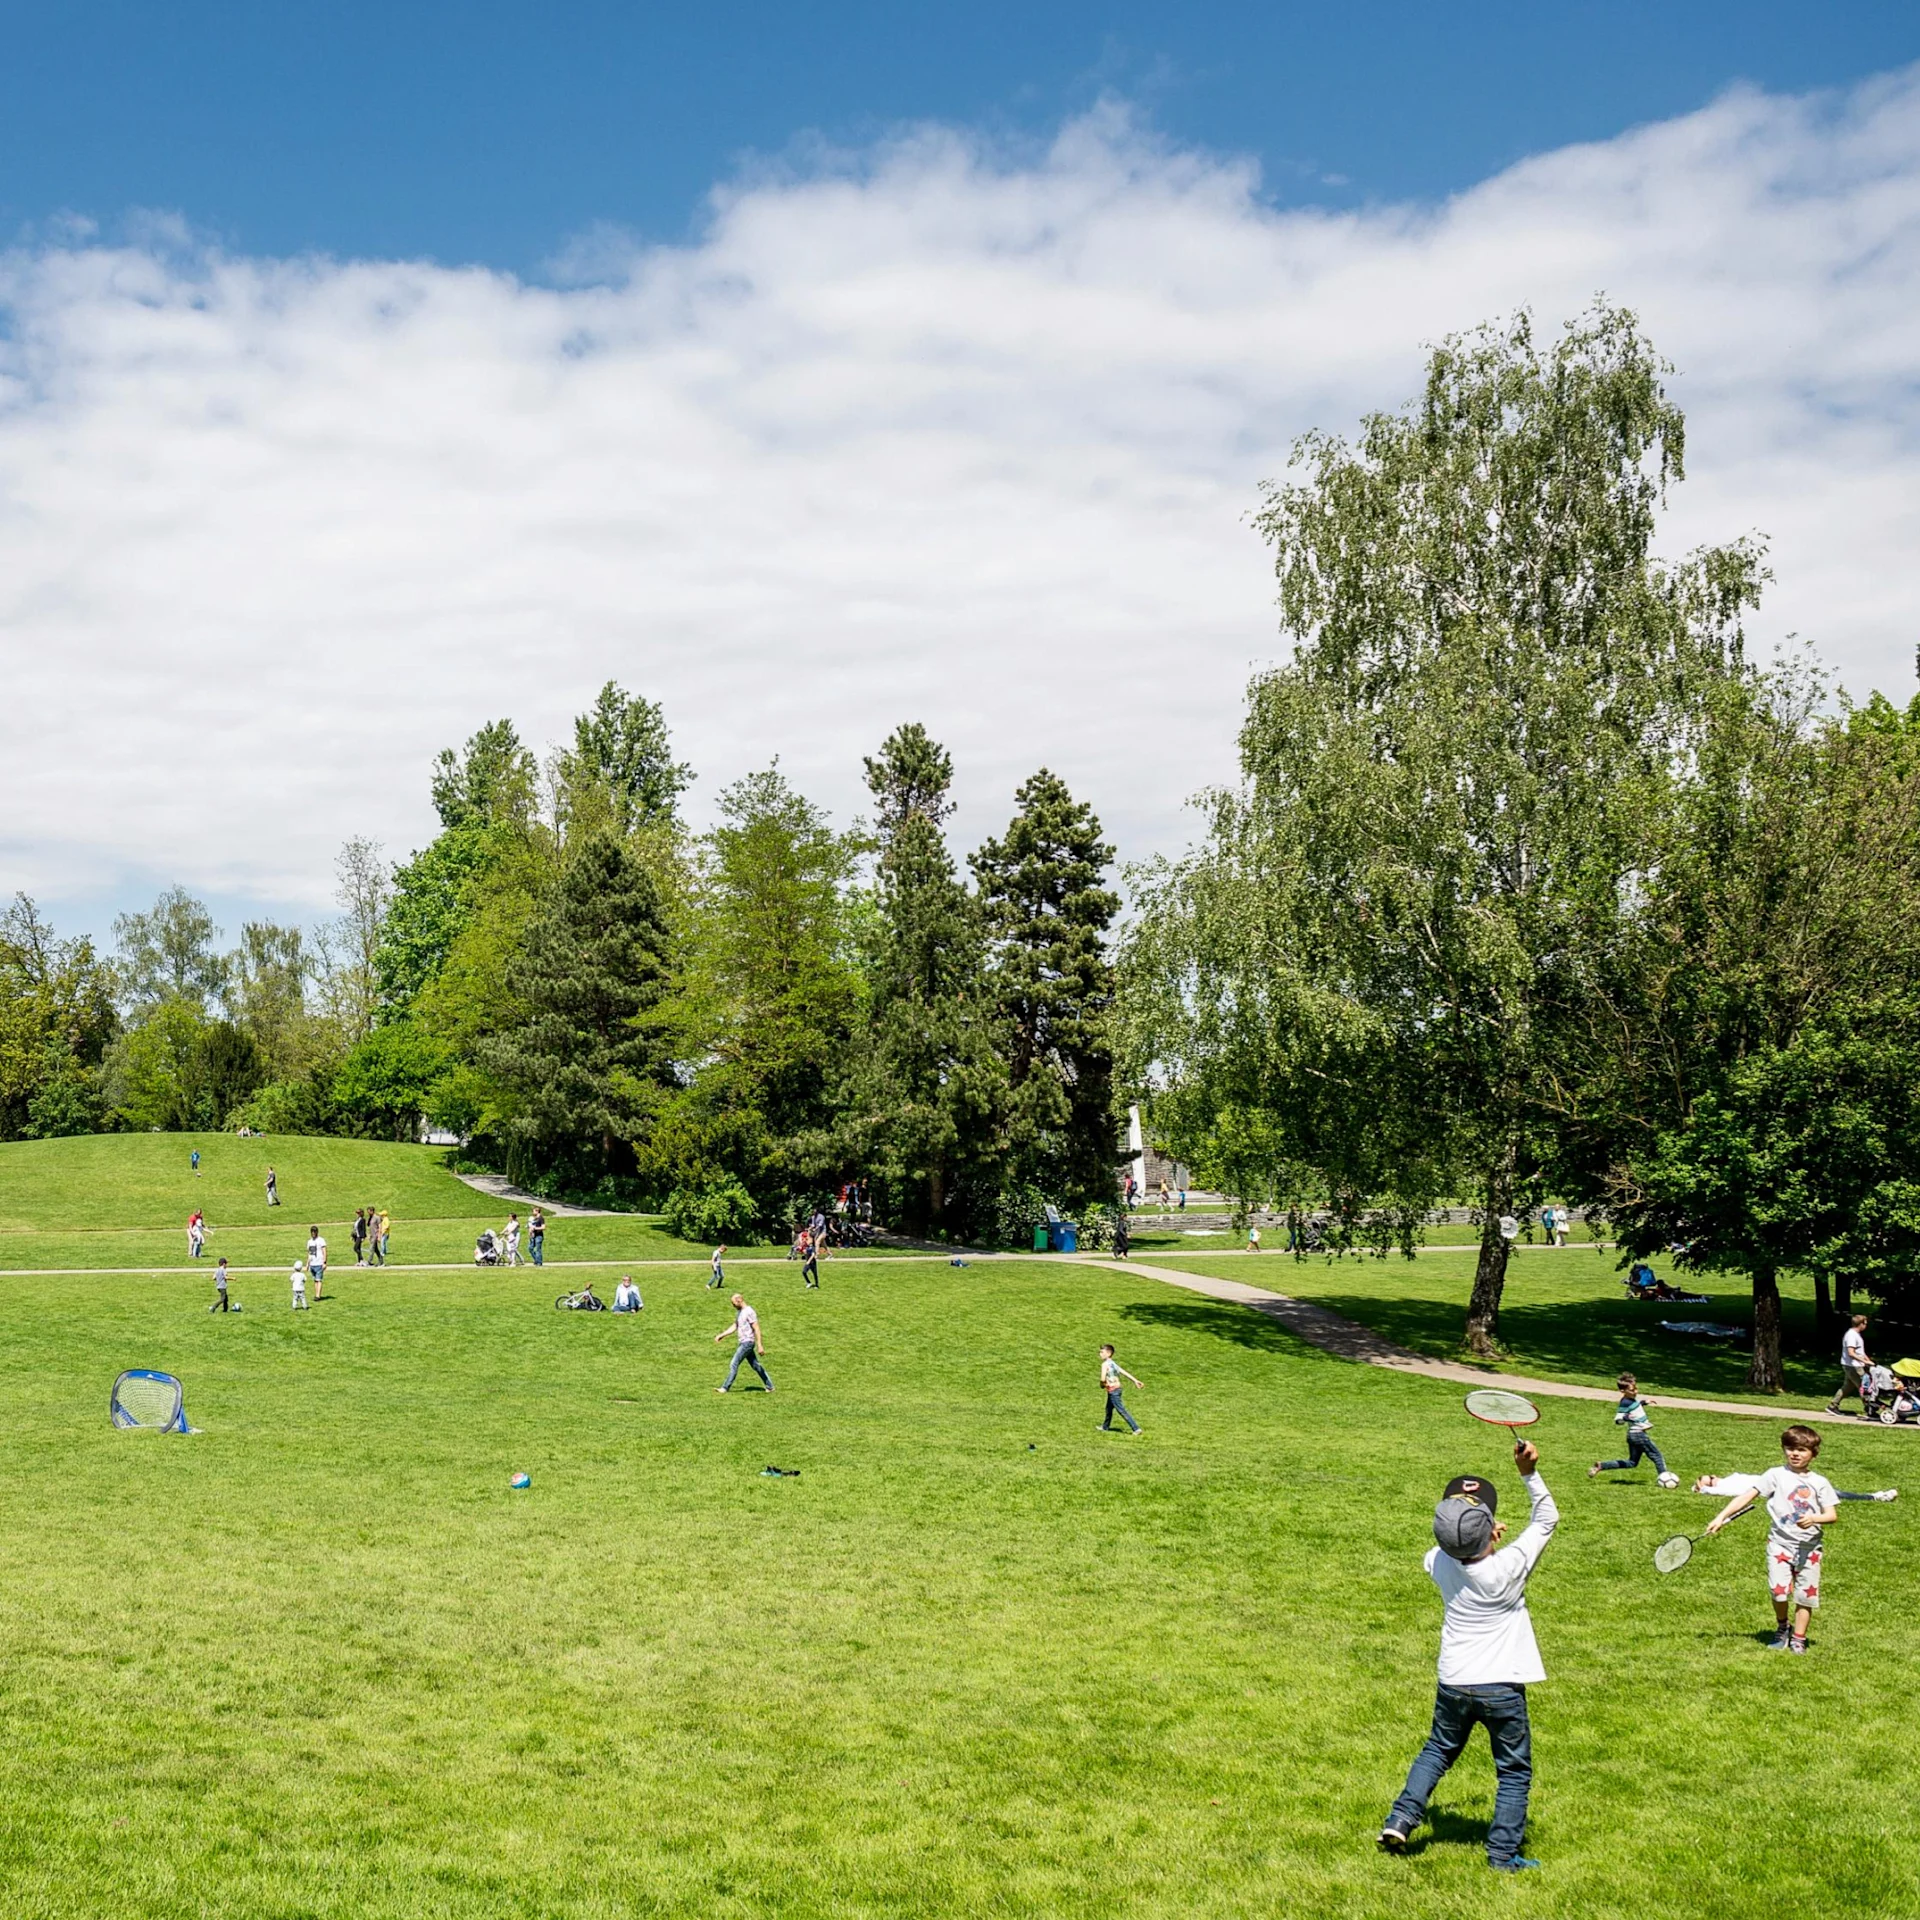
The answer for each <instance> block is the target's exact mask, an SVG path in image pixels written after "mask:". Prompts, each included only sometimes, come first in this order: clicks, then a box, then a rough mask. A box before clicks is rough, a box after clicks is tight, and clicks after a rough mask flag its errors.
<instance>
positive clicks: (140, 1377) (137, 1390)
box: [109, 1367, 193, 1433]
mask: <svg viewBox="0 0 1920 1920" xmlns="http://www.w3.org/2000/svg"><path fill="white" fill-rule="evenodd" d="M109 1410H110V1411H111V1413H112V1414H113V1424H114V1425H115V1426H116V1427H145V1428H147V1429H149V1430H150V1431H152V1432H155V1433H191V1432H193V1428H191V1427H190V1426H188V1425H187V1401H186V1395H185V1393H184V1392H182V1390H181V1386H180V1382H179V1381H178V1380H176V1379H175V1378H174V1377H173V1375H172V1374H170V1373H155V1372H153V1371H152V1370H151V1369H150V1368H147V1367H129V1368H128V1369H127V1371H126V1372H125V1373H123V1374H122V1375H121V1376H120V1378H119V1379H118V1380H116V1381H115V1382H114V1383H113V1399H112V1400H111V1402H110V1403H109Z"/></svg>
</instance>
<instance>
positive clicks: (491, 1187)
mask: <svg viewBox="0 0 1920 1920" xmlns="http://www.w3.org/2000/svg"><path fill="white" fill-rule="evenodd" d="M453 1177H454V1178H455V1179H456V1180H458V1181H460V1182H461V1184H462V1185H464V1186H469V1187H471V1188H472V1189H473V1190H474V1192H476V1193H490V1194H492V1195H493V1197H494V1198H495V1199H496V1200H507V1201H517V1202H518V1203H519V1204H520V1205H521V1206H523V1207H539V1208H541V1209H542V1210H543V1211H545V1212H547V1213H550V1214H551V1215H552V1216H553V1217H554V1218H555V1219H556V1220H588V1219H591V1220H611V1219H612V1218H613V1217H614V1214H613V1209H612V1208H611V1207H570V1206H568V1205H567V1203H566V1202H565V1201H564V1200H543V1199H541V1197H540V1196H539V1195H538V1194H537V1193H529V1192H528V1191H527V1190H526V1188H525V1187H516V1186H515V1185H514V1184H513V1182H512V1181H510V1180H509V1179H508V1178H507V1176H506V1175H505V1174H504V1173H456V1174H455V1175H454V1176H453Z"/></svg>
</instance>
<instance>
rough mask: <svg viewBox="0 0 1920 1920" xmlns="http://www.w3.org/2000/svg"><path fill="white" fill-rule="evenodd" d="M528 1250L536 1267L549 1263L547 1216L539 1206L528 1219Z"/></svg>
mask: <svg viewBox="0 0 1920 1920" xmlns="http://www.w3.org/2000/svg"><path fill="white" fill-rule="evenodd" d="M527 1252H528V1253H529V1254H530V1255H532V1257H533V1264H534V1265H535V1266H536V1267H544V1266H545V1265H546V1264H547V1216H546V1215H545V1214H544V1213H543V1212H541V1210H540V1209H539V1208H538V1207H535V1208H534V1210H533V1212H532V1214H531V1215H530V1216H529V1217H528V1220H527Z"/></svg>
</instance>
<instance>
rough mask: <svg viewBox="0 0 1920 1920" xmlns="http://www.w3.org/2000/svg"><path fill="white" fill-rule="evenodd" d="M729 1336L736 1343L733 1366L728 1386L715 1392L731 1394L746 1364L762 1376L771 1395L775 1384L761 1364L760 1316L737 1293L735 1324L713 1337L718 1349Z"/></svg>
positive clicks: (734, 1310) (734, 1314)
mask: <svg viewBox="0 0 1920 1920" xmlns="http://www.w3.org/2000/svg"><path fill="white" fill-rule="evenodd" d="M729 1335H731V1336H732V1337H733V1342H734V1347H733V1365H732V1366H730V1367H729V1368H728V1369H727V1384H726V1385H725V1386H724V1387H715V1388H714V1392H715V1393H730V1392H731V1391H732V1390H733V1383H734V1380H735V1379H736V1378H737V1377H738V1375H739V1372H740V1368H741V1366H742V1365H743V1364H745V1365H746V1366H749V1367H751V1368H752V1369H753V1370H754V1372H755V1373H757V1374H758V1375H759V1376H760V1378H761V1380H762V1381H763V1382H764V1383H765V1385H766V1389H767V1391H768V1392H769V1393H771V1392H772V1391H773V1382H772V1380H771V1379H769V1378H768V1375H767V1370H766V1368H765V1367H763V1366H762V1365H761V1364H760V1352H761V1348H760V1316H759V1315H758V1314H757V1313H755V1312H754V1310H753V1309H752V1308H751V1307H750V1306H748V1305H747V1303H746V1301H745V1300H744V1299H743V1298H742V1297H741V1296H740V1295H739V1294H737V1293H736V1294H735V1295H734V1296H733V1324H732V1325H731V1326H726V1327H722V1328H721V1329H720V1331H719V1332H718V1333H716V1334H715V1335H714V1336H713V1344H714V1345H715V1346H716V1347H717V1346H718V1345H719V1344H720V1342H721V1341H722V1340H724V1339H726V1338H727V1337H728V1336H729Z"/></svg>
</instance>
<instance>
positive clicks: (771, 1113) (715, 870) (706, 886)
mask: <svg viewBox="0 0 1920 1920" xmlns="http://www.w3.org/2000/svg"><path fill="white" fill-rule="evenodd" d="M719 814H720V818H719V822H718V824H717V825H716V826H715V827H714V829H713V831H712V832H711V833H710V834H708V835H707V836H706V837H705V839H704V841H703V842H702V843H701V846H700V848H699V861H698V866H697V872H696V877H695V883H694V886H693V889H692V892H691V895H690V899H689V911H688V912H687V914H686V927H687V932H686V938H685V948H686V954H687V959H686V965H685V970H684V973H683V974H682V975H681V977H680V980H679V983H678V986H677V990H676V993H675V995H674V998H673V1002H672V1006H671V1009H670V1017H669V1018H668V1020H667V1030H668V1031H669V1032H670V1034H671V1042H672V1046H673V1051H674V1054H675V1056H676V1058H678V1059H680V1060H682V1061H684V1062H687V1063H689V1064H690V1065H692V1066H693V1068H694V1071H693V1074H692V1079H691V1084H690V1085H689V1086H688V1087H687V1088H686V1090H685V1091H684V1092H683V1093H682V1094H681V1095H679V1096H677V1097H676V1099H675V1100H674V1102H673V1103H672V1107H671V1110H670V1111H663V1112H662V1113H661V1114H660V1115H659V1116H658V1117H657V1118H656V1119H655V1120H654V1122H653V1124H652V1125H651V1127H650V1129H649V1133H648V1138H647V1141H646V1144H645V1146H644V1148H643V1150H642V1154H641V1164H642V1166H643V1168H645V1169H647V1170H648V1171H650V1172H652V1173H655V1174H657V1175H658V1176H659V1178H660V1179H661V1180H662V1181H663V1183H664V1184H665V1185H666V1186H667V1187H668V1188H669V1189H670V1190H675V1189H686V1190H687V1191H689V1192H699V1191H702V1190H705V1189H706V1188H708V1187H712V1186H714V1185H715V1184H716V1183H717V1182H718V1181H720V1180H721V1179H723V1178H724V1179H728V1180H732V1181H734V1182H736V1183H737V1184H739V1185H741V1186H743V1187H744V1188H745V1189H746V1190H747V1191H748V1192H750V1193H751V1194H752V1195H753V1197H754V1206H755V1211H756V1213H757V1215H758V1217H759V1218H760V1219H761V1220H762V1221H765V1222H772V1221H774V1220H777V1219H781V1218H783V1217H785V1216H786V1215H787V1214H788V1213H789V1212H791V1211H792V1210H793V1209H794V1208H796V1207H797V1206H798V1205H799V1204H801V1203H802V1202H803V1200H804V1198H805V1197H806V1196H808V1195H810V1194H811V1193H812V1192H813V1191H815V1190H816V1189H817V1187H818V1186H819V1184H820V1183H821V1177H822V1171H823V1168H825V1167H826V1166H828V1165H829V1164H830V1163H831V1149H830V1147H828V1145H827V1143H826V1135H827V1131H828V1129H829V1128H830V1127H831V1125H832V1122H833V1118H834V1095H835V1092H836V1089H837V1083H838V1080H839V1075H840V1066H841V1062H842V1060H843V1058H844V1056H845V1053H846V1049H847V1046H848V1042H849V1039H850V1036H851V1034H852V1032H853V1030H854V1027H855V1023H856V1021H857V1019H858V1017H859V1013H860V998H861V982H860V976H859V973H858V970H857V968H856V966H855V962H854V954H853V942H852V936H851V928H850V923H849V915H848V898H847V894H848V886H849V883H850V881H851V879H852V876H853V872H854V868H855V864H856V862H857V860H858V858H859V852H860V842H859V841H858V840H857V839H856V838H855V837H853V836H848V835H841V834H837V833H835V832H834V831H833V828H832V827H831V825H830V824H829V822H828V820H827V817H826V815H825V814H824V813H822V812H821V810H820V809H819V808H818V807H816V806H815V805H814V804H813V803H812V802H811V801H810V800H808V799H807V798H806V797H805V796H804V795H803V794H800V793H797V792H796V791H795V790H794V789H793V787H792V786H791V785H790V784H789V782H788V781H787V779H786V777H785V775H783V774H782V773H781V772H780V769H779V767H778V765H777V764H776V765H775V766H772V767H769V768H768V769H767V770H766V771H765V772H762V773H755V774H749V775H748V776H747V777H746V778H745V779H743V780H741V781H738V782H736V783H735V784H734V785H733V786H731V787H729V788H728V789H727V790H726V791H725V792H724V793H723V794H722V795H721V796H720V802H719Z"/></svg>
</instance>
